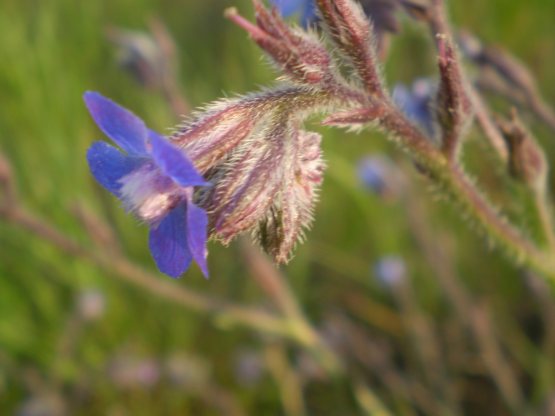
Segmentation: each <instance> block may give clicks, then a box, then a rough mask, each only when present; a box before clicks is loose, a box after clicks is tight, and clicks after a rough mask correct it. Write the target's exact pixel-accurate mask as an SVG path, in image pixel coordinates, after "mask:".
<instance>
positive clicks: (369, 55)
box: [316, 0, 384, 96]
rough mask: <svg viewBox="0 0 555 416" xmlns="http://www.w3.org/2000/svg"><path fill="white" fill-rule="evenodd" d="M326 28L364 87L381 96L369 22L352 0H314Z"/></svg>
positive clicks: (360, 8)
mask: <svg viewBox="0 0 555 416" xmlns="http://www.w3.org/2000/svg"><path fill="white" fill-rule="evenodd" d="M316 3H317V4H318V7H319V8H320V13H321V15H322V18H323V20H324V23H325V26H326V28H327V31H328V32H329V34H330V36H331V38H332V40H333V41H334V42H335V44H336V45H337V47H338V49H339V50H340V51H341V52H343V54H344V56H345V57H346V58H347V59H348V60H349V61H350V63H351V66H352V67H353V69H354V72H355V74H356V75H357V76H358V77H359V78H360V81H361V82H362V84H363V86H364V87H365V89H366V90H367V91H368V92H370V93H372V94H374V95H378V96H382V95H384V92H383V82H382V79H381V75H380V73H379V72H378V66H377V59H376V51H375V38H374V31H373V29H372V24H371V23H370V21H369V20H368V18H367V17H366V15H365V14H364V11H363V10H362V7H361V6H360V4H358V3H356V2H354V0H316Z"/></svg>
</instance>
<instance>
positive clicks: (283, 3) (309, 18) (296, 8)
mask: <svg viewBox="0 0 555 416" xmlns="http://www.w3.org/2000/svg"><path fill="white" fill-rule="evenodd" d="M270 2H271V3H272V4H273V5H274V6H276V7H277V8H278V10H279V12H280V14H281V15H282V16H283V17H289V16H292V15H294V14H299V15H300V22H301V25H302V26H303V27H308V26H310V24H312V23H313V22H314V21H315V20H316V5H315V4H314V0H270Z"/></svg>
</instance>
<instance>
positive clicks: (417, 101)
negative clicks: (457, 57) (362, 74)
mask: <svg viewBox="0 0 555 416" xmlns="http://www.w3.org/2000/svg"><path fill="white" fill-rule="evenodd" d="M434 93H435V86H434V85H433V83H432V81H431V80H430V79H428V78H419V79H417V80H415V81H414V82H413V84H412V85H411V86H410V87H406V86H405V85H402V84H398V85H396V86H395V88H394V89H393V101H394V102H395V104H397V106H398V107H399V108H400V109H401V110H402V111H403V112H404V113H405V114H406V116H407V117H408V118H409V119H411V120H412V121H413V122H415V123H416V124H418V125H419V126H420V128H421V129H422V130H423V131H424V132H425V133H427V134H428V135H429V136H430V137H431V138H434V136H435V132H436V127H435V121H434V116H433V113H432V108H431V105H432V103H433V99H434Z"/></svg>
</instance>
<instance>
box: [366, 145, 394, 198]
mask: <svg viewBox="0 0 555 416" xmlns="http://www.w3.org/2000/svg"><path fill="white" fill-rule="evenodd" d="M357 176H358V178H359V180H360V182H361V183H362V185H363V186H364V187H365V188H366V189H367V190H369V191H371V192H373V193H375V194H377V195H379V196H381V197H385V198H389V197H395V196H397V195H399V192H400V191H401V189H402V187H403V177H402V174H401V171H400V170H399V169H398V168H397V167H396V166H395V164H394V163H393V162H392V161H391V160H390V159H389V158H387V157H386V156H383V155H372V156H366V157H364V158H363V159H361V160H360V161H359V162H358V166H357Z"/></svg>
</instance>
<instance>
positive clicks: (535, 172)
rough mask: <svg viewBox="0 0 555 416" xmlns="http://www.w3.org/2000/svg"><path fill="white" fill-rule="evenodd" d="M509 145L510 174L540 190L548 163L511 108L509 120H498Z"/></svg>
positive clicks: (542, 187)
mask: <svg viewBox="0 0 555 416" xmlns="http://www.w3.org/2000/svg"><path fill="white" fill-rule="evenodd" d="M498 125H499V128H500V129H501V132H502V133H503V136H504V137H505V140H506V141H507V144H508V146H509V171H510V173H511V175H512V176H513V177H514V178H516V179H518V180H520V181H522V182H524V183H525V184H527V185H528V186H530V187H531V188H533V189H535V190H537V191H542V190H543V189H544V188H545V183H546V180H547V171H548V163H547V160H546V158H545V154H544V152H543V150H542V148H541V147H540V146H539V145H538V143H537V142H536V140H535V139H534V137H533V136H532V134H531V133H530V132H529V131H528V130H527V129H526V128H525V127H524V125H523V124H522V122H521V121H520V119H519V117H518V114H517V112H516V110H514V109H513V111H512V114H511V119H510V120H498Z"/></svg>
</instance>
